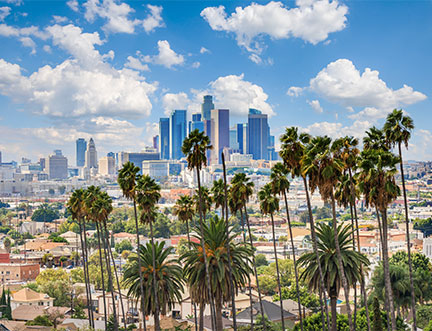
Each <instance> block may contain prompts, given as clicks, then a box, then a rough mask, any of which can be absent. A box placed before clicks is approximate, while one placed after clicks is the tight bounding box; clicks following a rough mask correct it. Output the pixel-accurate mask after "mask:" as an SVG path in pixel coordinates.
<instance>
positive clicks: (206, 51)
mask: <svg viewBox="0 0 432 331" xmlns="http://www.w3.org/2000/svg"><path fill="white" fill-rule="evenodd" d="M200 53H201V54H205V53H211V52H210V51H209V50H208V49H207V48H205V47H201V49H200Z"/></svg>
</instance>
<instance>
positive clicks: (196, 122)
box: [189, 113, 204, 133]
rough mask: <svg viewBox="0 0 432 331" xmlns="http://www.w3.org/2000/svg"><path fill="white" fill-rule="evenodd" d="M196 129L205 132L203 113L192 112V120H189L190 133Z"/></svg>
mask: <svg viewBox="0 0 432 331" xmlns="http://www.w3.org/2000/svg"><path fill="white" fill-rule="evenodd" d="M194 130H198V131H200V132H204V122H203V121H201V114H200V113H197V114H192V121H189V133H191V132H192V131H194Z"/></svg>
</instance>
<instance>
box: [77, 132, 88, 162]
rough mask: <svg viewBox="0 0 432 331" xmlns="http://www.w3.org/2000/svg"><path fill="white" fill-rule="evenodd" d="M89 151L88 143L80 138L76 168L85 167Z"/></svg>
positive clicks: (78, 140)
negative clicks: (86, 154) (86, 153)
mask: <svg viewBox="0 0 432 331" xmlns="http://www.w3.org/2000/svg"><path fill="white" fill-rule="evenodd" d="M86 149H87V142H86V141H85V139H84V138H78V139H77V140H76V166H77V167H84V164H85V152H86Z"/></svg>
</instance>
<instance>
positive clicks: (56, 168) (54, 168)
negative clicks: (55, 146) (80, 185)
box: [46, 151, 68, 179]
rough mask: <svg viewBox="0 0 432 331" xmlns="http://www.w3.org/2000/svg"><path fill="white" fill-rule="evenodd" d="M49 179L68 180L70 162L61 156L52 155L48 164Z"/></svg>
mask: <svg viewBox="0 0 432 331" xmlns="http://www.w3.org/2000/svg"><path fill="white" fill-rule="evenodd" d="M46 167H47V172H48V177H49V179H66V178H67V177H68V161H67V158H66V157H64V156H63V155H61V153H60V154H59V153H58V151H56V152H55V154H51V155H50V156H48V158H47V162H46Z"/></svg>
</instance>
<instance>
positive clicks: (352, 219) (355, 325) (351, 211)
mask: <svg viewBox="0 0 432 331" xmlns="http://www.w3.org/2000/svg"><path fill="white" fill-rule="evenodd" d="M349 207H350V214H351V231H352V244H353V251H355V250H356V244H355V228H354V211H353V206H352V203H351V202H350V203H349ZM353 287H354V312H353V314H354V317H353V324H354V329H355V328H357V282H356V281H354V284H353Z"/></svg>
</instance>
